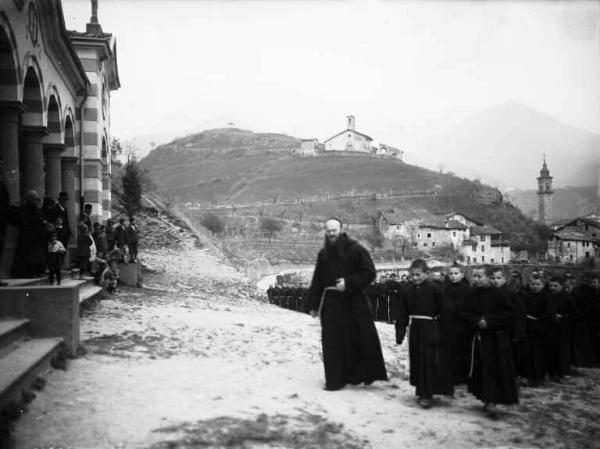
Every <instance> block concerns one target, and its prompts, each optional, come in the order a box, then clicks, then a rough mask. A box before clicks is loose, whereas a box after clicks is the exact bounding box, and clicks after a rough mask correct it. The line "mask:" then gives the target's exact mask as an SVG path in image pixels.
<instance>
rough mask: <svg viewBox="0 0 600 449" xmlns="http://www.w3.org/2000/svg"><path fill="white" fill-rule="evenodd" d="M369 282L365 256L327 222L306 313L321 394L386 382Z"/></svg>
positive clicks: (372, 272)
mask: <svg viewBox="0 0 600 449" xmlns="http://www.w3.org/2000/svg"><path fill="white" fill-rule="evenodd" d="M375 277H376V271H375V266H374V265H373V261H372V260H371V256H370V255H369V252H368V251H367V250H366V249H365V248H363V247H362V246H361V245H360V244H359V243H358V242H356V241H355V240H352V239H350V238H349V237H348V236H347V235H346V234H345V233H342V223H341V222H340V221H339V220H337V219H330V220H328V221H327V222H326V223H325V246H324V247H323V249H321V251H319V255H318V256H317V264H316V266H315V271H314V274H313V279H312V284H311V287H310V313H311V315H312V316H313V317H315V316H317V314H318V313H319V312H320V319H321V342H322V345H323V364H324V365H325V389H326V390H329V391H333V390H339V389H341V388H343V387H344V386H345V385H346V384H359V383H361V382H364V383H365V384H367V385H368V384H370V383H372V382H373V381H376V380H387V373H386V370H385V364H384V362H383V354H382V352H381V344H380V342H379V336H378V335H377V329H376V328H375V323H374V321H373V315H372V311H371V306H370V303H369V299H368V298H367V295H366V294H365V289H366V288H367V286H368V285H369V284H370V283H371V282H373V280H374V279H375Z"/></svg>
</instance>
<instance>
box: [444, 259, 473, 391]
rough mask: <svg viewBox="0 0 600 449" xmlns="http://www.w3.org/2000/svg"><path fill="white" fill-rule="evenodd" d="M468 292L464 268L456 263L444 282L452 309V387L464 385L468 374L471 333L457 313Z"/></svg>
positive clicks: (450, 268) (445, 291)
mask: <svg viewBox="0 0 600 449" xmlns="http://www.w3.org/2000/svg"><path fill="white" fill-rule="evenodd" d="M470 291H471V286H470V285H469V282H468V281H467V279H466V278H465V269H464V267H463V266H461V265H459V264H457V263H455V264H453V265H451V266H450V267H449V268H448V275H447V276H446V280H445V282H444V293H445V294H446V296H447V297H448V298H449V299H450V301H451V302H452V308H453V314H452V321H451V328H450V329H451V331H452V334H453V341H452V343H453V362H454V364H453V366H454V385H458V384H462V383H465V382H466V381H467V376H468V373H469V355H470V343H471V339H470V338H469V335H470V333H471V332H470V329H469V325H468V323H467V322H466V321H464V320H463V318H462V316H461V315H460V314H459V312H460V311H461V310H463V308H464V306H465V299H466V297H467V295H468V294H469V292H470Z"/></svg>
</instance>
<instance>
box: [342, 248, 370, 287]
mask: <svg viewBox="0 0 600 449" xmlns="http://www.w3.org/2000/svg"><path fill="white" fill-rule="evenodd" d="M352 257H353V259H354V260H353V261H352V262H353V264H352V265H353V267H352V270H351V274H350V275H349V276H348V277H347V278H346V279H345V280H344V281H345V283H346V290H347V291H348V292H349V293H358V292H362V291H363V290H365V289H366V288H367V286H368V285H369V284H370V283H371V282H373V281H374V280H375V278H376V277H377V272H376V271H375V265H373V260H372V259H371V256H370V254H369V253H368V252H367V250H366V249H365V248H363V247H362V246H360V245H358V244H355V245H353V248H352Z"/></svg>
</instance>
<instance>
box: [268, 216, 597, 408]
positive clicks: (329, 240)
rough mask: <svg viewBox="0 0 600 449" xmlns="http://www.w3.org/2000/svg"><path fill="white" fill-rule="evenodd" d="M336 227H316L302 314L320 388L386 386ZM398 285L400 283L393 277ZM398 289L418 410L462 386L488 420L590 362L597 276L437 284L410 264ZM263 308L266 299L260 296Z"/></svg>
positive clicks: (353, 266)
mask: <svg viewBox="0 0 600 449" xmlns="http://www.w3.org/2000/svg"><path fill="white" fill-rule="evenodd" d="M342 228H343V225H342V223H341V221H340V220H338V219H336V218H332V219H330V220H328V221H327V222H326V224H325V245H324V247H323V248H322V249H321V250H320V252H319V254H318V257H317V262H316V266H315V270H314V274H313V278H312V282H311V285H310V289H309V291H308V295H307V298H306V299H307V304H308V311H309V313H310V314H311V315H312V316H313V317H315V318H317V317H318V318H319V319H320V323H321V331H322V332H321V338H322V350H323V353H322V359H323V364H324V369H325V386H324V389H325V390H328V391H336V390H340V389H342V388H344V387H345V386H346V385H348V384H350V385H357V384H365V385H370V384H371V383H373V382H375V381H386V380H387V379H388V376H387V373H386V368H385V363H384V359H383V355H382V350H381V344H380V341H379V337H378V334H377V330H376V327H375V324H374V316H373V315H374V312H373V307H372V302H371V300H370V299H369V298H368V296H367V294H366V291H367V289H368V287H369V285H370V284H371V283H372V282H373V281H374V280H375V279H376V270H375V266H374V264H373V261H372V259H371V257H370V255H369V252H368V251H367V250H366V249H365V248H363V247H362V246H361V245H360V244H359V243H358V242H356V241H355V240H353V239H351V238H350V237H348V235H347V234H345V233H343V232H342ZM403 278H404V277H403ZM402 281H403V282H395V281H392V284H394V285H395V287H394V288H393V289H391V290H390V289H388V290H387V291H388V294H389V293H390V292H391V293H392V294H391V296H389V295H388V297H389V310H388V314H389V316H390V318H391V319H390V322H392V323H393V324H394V325H395V330H396V343H397V344H398V345H401V344H402V343H403V342H404V341H405V340H407V341H408V350H409V362H410V384H411V385H412V386H414V387H415V393H416V398H417V402H418V404H419V405H420V406H421V407H422V408H424V409H428V408H430V407H432V406H434V405H435V404H436V403H437V398H435V396H436V395H442V396H448V397H452V396H453V395H454V388H455V386H457V385H460V384H466V385H467V389H468V391H469V392H470V393H471V394H472V395H473V396H474V397H475V398H477V399H478V400H480V401H481V402H482V403H483V410H484V411H485V412H486V413H487V414H488V415H489V416H491V417H496V416H497V412H498V410H497V408H496V405H498V404H503V405H511V404H518V403H519V388H520V387H531V388H534V387H538V386H540V385H542V384H544V383H546V382H556V383H561V382H565V381H568V379H569V378H570V376H576V375H581V372H580V371H578V368H579V367H597V366H599V362H600V275H599V273H598V272H595V271H589V272H586V273H585V274H584V276H583V278H582V280H581V283H579V284H578V285H577V284H576V281H575V278H574V276H572V275H571V274H569V273H566V274H564V275H563V276H550V277H546V276H545V275H544V273H542V272H541V271H534V272H532V273H531V274H530V275H529V276H528V278H527V279H523V278H522V275H521V273H520V272H519V271H512V272H510V273H506V272H505V271H504V269H503V268H502V267H501V266H491V265H483V266H475V267H472V268H471V273H470V282H469V281H468V280H467V278H466V276H465V268H464V266H462V265H460V264H458V263H454V264H451V265H450V266H449V267H447V270H446V278H445V280H442V279H439V277H437V278H436V277H432V276H430V270H429V267H428V266H427V263H426V262H425V261H424V260H421V259H417V260H414V261H412V263H411V265H410V267H409V275H408V278H407V279H402ZM268 293H269V297H270V302H276V301H274V300H273V295H274V290H273V289H272V288H271V289H270V290H269V292H268Z"/></svg>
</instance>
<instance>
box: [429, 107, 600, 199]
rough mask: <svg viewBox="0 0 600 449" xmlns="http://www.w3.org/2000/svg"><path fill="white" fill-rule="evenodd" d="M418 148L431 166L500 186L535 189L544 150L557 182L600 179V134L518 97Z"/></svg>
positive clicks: (590, 182) (591, 182) (595, 181)
mask: <svg viewBox="0 0 600 449" xmlns="http://www.w3.org/2000/svg"><path fill="white" fill-rule="evenodd" d="M417 150H418V152H419V153H420V155H422V157H423V159H424V161H425V160H426V161H427V162H428V163H430V164H433V165H431V166H434V167H437V166H438V165H439V164H443V165H444V166H445V167H446V169H448V170H453V171H454V172H456V173H458V174H460V175H462V176H468V177H470V178H474V177H476V176H479V177H481V180H482V181H483V182H485V183H489V184H492V185H498V186H499V187H516V188H521V189H527V188H535V186H536V179H535V178H536V177H537V176H539V170H540V168H541V165H542V158H543V155H544V154H546V159H547V161H548V168H549V169H550V173H551V174H552V176H554V181H555V186H556V187H560V186H566V185H573V186H582V185H597V184H598V173H599V167H600V160H599V159H598V158H599V157H600V135H598V134H594V133H591V132H589V131H585V130H582V129H578V128H575V127H572V126H569V125H567V124H565V123H562V122H560V121H559V120H556V119H554V118H553V117H550V116H548V115H546V114H543V113H541V112H538V111H536V110H534V109H532V108H529V107H527V106H525V105H522V104H520V103H516V102H506V103H502V104H499V105H496V106H493V107H490V108H488V109H486V110H484V111H480V112H478V113H475V114H472V115H471V116H470V117H468V118H467V119H466V120H464V121H463V122H462V123H461V124H459V125H458V126H456V127H454V128H453V129H451V130H449V131H447V132H446V133H444V134H442V135H440V136H437V137H434V138H432V139H431V140H430V141H428V142H427V143H424V144H421V145H419V146H418V148H417Z"/></svg>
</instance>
